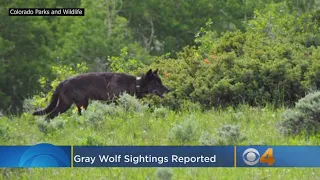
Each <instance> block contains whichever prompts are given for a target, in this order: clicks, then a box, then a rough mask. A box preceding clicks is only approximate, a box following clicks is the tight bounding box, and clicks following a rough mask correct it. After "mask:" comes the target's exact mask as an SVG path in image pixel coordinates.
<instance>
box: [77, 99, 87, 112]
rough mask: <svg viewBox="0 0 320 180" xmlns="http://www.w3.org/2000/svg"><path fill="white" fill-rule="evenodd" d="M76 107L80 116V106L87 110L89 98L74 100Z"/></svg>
mask: <svg viewBox="0 0 320 180" xmlns="http://www.w3.org/2000/svg"><path fill="white" fill-rule="evenodd" d="M75 104H76V106H77V108H78V114H79V115H80V116H81V115H82V113H81V107H83V108H84V109H85V110H87V108H88V105H89V100H88V99H85V100H83V101H81V102H75Z"/></svg>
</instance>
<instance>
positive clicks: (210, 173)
mask: <svg viewBox="0 0 320 180" xmlns="http://www.w3.org/2000/svg"><path fill="white" fill-rule="evenodd" d="M120 100H121V101H120V103H119V104H118V105H115V104H105V103H103V102H98V101H93V102H91V104H90V105H89V108H88V110H86V111H84V112H83V116H78V114H77V110H76V108H75V107H73V108H72V109H70V110H69V111H68V112H67V113H65V114H62V115H60V116H58V117H57V118H55V119H54V120H52V121H51V122H50V123H46V122H45V121H44V118H43V117H34V116H32V115H31V113H30V112H28V110H26V112H25V113H23V114H22V115H21V116H9V117H6V116H2V117H0V143H1V144H2V145H34V144H37V143H40V142H47V143H52V144H54V145H141V146H143V145H319V144H320V138H319V135H314V136H284V135H283V134H281V133H280V131H279V121H280V119H281V116H282V114H283V112H284V111H285V110H286V108H284V107H282V108H281V107H280V108H274V107H273V106H271V105H269V106H268V105H267V106H265V107H250V106H248V105H239V106H237V107H234V108H233V107H228V108H223V109H222V108H221V109H220V108H212V109H210V110H205V111H204V110H202V109H201V108H200V107H197V106H196V105H194V106H185V107H183V108H181V110H179V111H173V110H170V109H167V108H166V107H148V106H147V105H145V104H143V103H141V102H140V101H138V100H137V99H135V98H134V97H131V96H129V95H124V96H122V97H121V98H120ZM0 172H1V176H0V177H1V178H0V179H41V178H43V177H46V178H47V179H89V178H91V179H290V180H291V179H320V171H319V170H318V169H316V168H61V169H56V168H47V169H41V168H38V169H19V168H16V169H1V170H0Z"/></svg>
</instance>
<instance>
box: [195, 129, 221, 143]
mask: <svg viewBox="0 0 320 180" xmlns="http://www.w3.org/2000/svg"><path fill="white" fill-rule="evenodd" d="M199 143H200V145H202V146H213V145H216V144H217V141H216V140H215V138H214V137H213V135H211V134H210V133H209V132H206V131H205V132H203V133H202V135H201V136H200V138H199Z"/></svg>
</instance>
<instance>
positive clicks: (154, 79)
mask: <svg viewBox="0 0 320 180" xmlns="http://www.w3.org/2000/svg"><path fill="white" fill-rule="evenodd" d="M142 81H143V86H144V87H143V89H144V91H145V92H146V93H147V94H155V95H158V96H160V97H162V98H163V95H164V94H165V93H168V92H169V91H170V90H169V89H168V88H167V87H166V86H164V85H163V84H162V81H161V79H160V77H159V76H158V69H157V70H155V71H154V72H152V69H150V70H149V71H148V72H147V73H146V74H145V75H144V77H143V80H142Z"/></svg>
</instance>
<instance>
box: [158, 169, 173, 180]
mask: <svg viewBox="0 0 320 180" xmlns="http://www.w3.org/2000/svg"><path fill="white" fill-rule="evenodd" d="M155 174H156V177H157V179H159V180H171V179H172V177H173V172H172V170H171V169H166V168H161V169H157V171H156V173H155Z"/></svg>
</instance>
